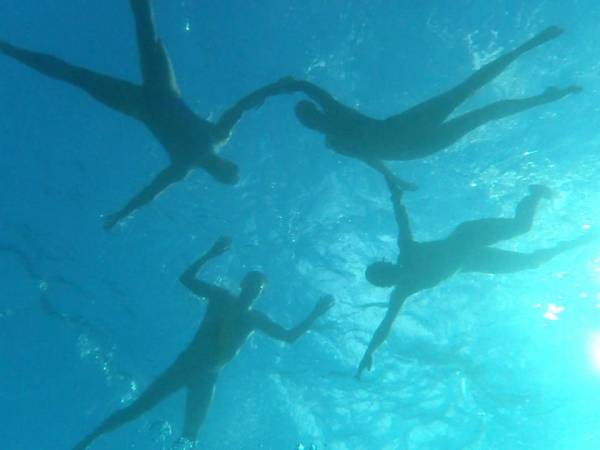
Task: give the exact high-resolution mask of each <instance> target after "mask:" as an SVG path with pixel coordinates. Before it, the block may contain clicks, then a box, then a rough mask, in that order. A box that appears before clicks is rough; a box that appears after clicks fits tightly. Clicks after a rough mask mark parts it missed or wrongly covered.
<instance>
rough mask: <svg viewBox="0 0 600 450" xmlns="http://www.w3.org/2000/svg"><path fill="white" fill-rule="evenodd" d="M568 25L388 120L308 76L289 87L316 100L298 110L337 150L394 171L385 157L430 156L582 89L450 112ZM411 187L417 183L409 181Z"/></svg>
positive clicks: (553, 91) (552, 89)
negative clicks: (344, 101) (458, 113)
mask: <svg viewBox="0 0 600 450" xmlns="http://www.w3.org/2000/svg"><path fill="white" fill-rule="evenodd" d="M562 32H563V30H562V29H560V28H558V27H549V28H547V29H546V30H544V31H542V32H541V33H540V34H538V35H537V36H535V37H534V38H532V39H530V40H529V41H527V42H526V43H524V44H523V45H521V46H520V47H518V48H516V49H515V50H512V51H510V52H508V53H506V54H505V55H503V56H501V57H499V58H498V59H496V60H495V61H492V62H491V63H489V64H487V65H485V66H483V67H482V68H481V69H479V70H478V71H476V72H475V73H474V74H473V75H471V76H470V77H469V78H467V80H465V81H464V82H463V83H461V84H459V85H458V86H456V87H454V88H453V89H450V90H449V91H447V92H445V93H443V94H441V95H439V96H437V97H434V98H431V99H429V100H427V101H425V102H423V103H420V104H418V105H416V106H414V107H412V108H410V109H408V110H406V111H404V112H402V113H400V114H397V115H394V116H392V117H389V118H387V119H384V120H378V119H374V118H371V117H368V116H366V115H364V114H362V113H360V112H358V111H357V110H355V109H352V108H350V107H348V106H345V105H343V104H341V103H340V102H338V101H337V100H336V99H335V98H334V97H333V96H332V95H331V94H329V93H328V92H326V91H325V90H323V89H321V88H320V87H318V86H316V85H314V84H312V83H310V82H308V81H303V80H294V79H287V80H286V85H287V87H286V90H287V91H288V92H303V93H304V94H306V95H307V96H308V97H309V98H310V99H311V100H312V101H307V100H303V101H301V102H299V103H298V104H297V105H296V116H297V117H298V119H299V120H300V122H301V123H302V124H303V125H305V126H306V127H308V128H311V129H313V130H316V131H319V132H321V133H323V134H324V135H325V137H326V144H327V146H328V147H330V148H331V149H332V150H334V151H336V152H338V153H340V154H343V155H346V156H350V157H353V158H357V159H359V160H362V161H364V162H366V163H367V164H369V165H370V166H372V167H374V168H375V169H376V170H378V171H380V172H382V173H383V175H384V176H389V175H390V172H389V170H388V169H387V168H386V167H385V165H384V164H383V163H382V162H381V161H382V160H402V161H405V160H411V159H419V158H424V157H426V156H429V155H431V154H433V153H436V152H439V151H441V150H443V149H444V148H446V147H448V146H450V145H451V144H454V143H455V142H457V141H458V140H459V139H461V138H462V137H463V136H465V135H466V134H467V133H469V132H470V131H473V130H474V129H476V128H477V127H479V126H481V125H483V124H485V123H487V122H490V121H493V120H497V119H501V118H503V117H507V116H510V115H513V114H516V113H518V112H521V111H524V110H527V109H530V108H534V107H536V106H539V105H543V104H546V103H550V102H553V101H556V100H558V99H560V98H562V97H565V96H567V95H569V94H572V93H576V92H580V91H581V87H579V86H569V87H567V88H564V89H559V88H555V87H550V88H548V89H546V90H545V91H544V92H543V93H542V94H540V95H537V96H533V97H528V98H522V99H513V100H502V101H498V102H495V103H492V104H490V105H488V106H485V107H483V108H481V109H477V110H474V111H471V112H468V113H466V114H463V115H462V116H459V117H456V118H452V119H450V120H447V119H448V116H450V114H451V113H452V112H453V111H454V110H455V109H456V108H457V107H458V106H459V105H460V104H461V103H463V102H464V101H465V100H467V99H468V98H469V97H470V96H472V95H473V94H474V93H475V92H476V91H477V90H478V89H480V88H481V87H483V86H484V85H485V84H487V83H489V82H490V81H492V80H493V79H494V78H495V77H497V76H498V75H499V74H500V73H501V72H502V71H503V70H505V69H506V68H507V67H508V66H509V64H511V63H512V62H513V61H515V60H516V59H517V58H518V57H520V56H521V55H523V54H524V53H526V52H527V51H529V50H532V49H534V48H535V47H538V46H539V45H542V44H543V43H545V42H548V41H550V40H552V39H554V38H556V37H558V36H559V35H560V34H562ZM402 187H403V188H404V189H405V190H406V189H414V186H412V185H410V184H405V185H403V186H402Z"/></svg>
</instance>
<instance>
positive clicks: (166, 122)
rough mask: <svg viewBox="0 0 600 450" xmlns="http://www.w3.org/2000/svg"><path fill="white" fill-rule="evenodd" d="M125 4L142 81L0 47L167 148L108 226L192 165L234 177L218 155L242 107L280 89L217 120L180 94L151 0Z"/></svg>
mask: <svg viewBox="0 0 600 450" xmlns="http://www.w3.org/2000/svg"><path fill="white" fill-rule="evenodd" d="M129 4H130V6H131V10H132V12H133V16H134V19H135V28H136V36H137V44H138V51H139V63H140V67H141V72H142V78H143V82H142V84H134V83H131V82H129V81H125V80H122V79H118V78H114V77H111V76H107V75H103V74H100V73H97V72H93V71H91V70H89V69H86V68H83V67H78V66H74V65H72V64H69V63H67V62H65V61H62V60H60V59H58V58H56V57H54V56H52V55H47V54H43V53H38V52H33V51H30V50H25V49H22V48H19V47H15V46H13V45H11V44H9V43H7V42H4V41H0V53H3V54H5V55H7V56H10V57H11V58H14V59H15V60H17V61H19V62H21V63H22V64H25V65H26V66H28V67H30V68H32V69H34V70H36V71H38V72H40V73H42V74H44V75H46V76H47V77H50V78H53V79H56V80H60V81H63V82H66V83H69V84H71V85H72V86H75V87H78V88H80V89H82V90H83V91H85V92H87V93H88V94H89V95H90V96H92V97H93V98H94V99H96V100H97V101H98V102H100V103H102V104H103V105H105V106H108V107H109V108H111V109H113V110H115V111H118V112H120V113H122V114H125V115H127V116H129V117H131V118H133V119H136V120H138V121H140V122H142V123H143V124H144V125H145V126H146V127H147V128H148V129H149V130H150V132H151V133H152V134H153V135H154V136H155V137H156V139H157V140H158V141H159V142H160V143H161V144H162V146H163V147H164V148H165V150H166V151H167V153H168V155H169V159H170V165H169V166H168V167H167V168H165V169H164V170H162V171H161V172H160V173H159V174H158V175H156V176H155V177H154V179H153V180H152V182H151V183H150V184H149V185H147V186H146V187H145V188H144V189H142V190H141V192H139V193H138V194H137V195H136V196H134V197H133V198H132V199H131V200H130V201H129V202H128V203H127V204H126V205H125V206H124V207H123V208H121V209H120V210H118V211H117V212H115V213H113V214H110V215H107V216H106V217H105V222H104V226H105V228H106V229H110V228H112V227H113V226H114V225H116V224H117V223H118V222H119V221H121V220H122V219H124V218H126V217H127V216H129V215H130V214H131V213H133V212H134V211H136V210H137V209H139V208H141V207H142V206H144V205H146V204H148V203H150V202H151V201H152V200H153V199H154V198H155V197H156V196H157V195H159V194H160V193H161V192H163V191H164V190H165V189H166V188H167V187H168V186H170V185H171V184H173V183H176V182H178V181H180V180H182V179H183V178H185V177H186V175H188V174H189V173H190V172H191V171H192V170H194V169H196V168H201V169H203V170H205V171H206V172H208V173H209V174H210V175H211V176H212V177H213V178H215V179H216V180H217V181H218V182H220V183H224V184H235V183H237V181H238V179H239V174H238V168H237V166H236V165H235V164H234V163H233V162H231V161H229V160H227V159H224V158H222V157H221V156H219V154H218V151H219V149H220V148H221V147H222V146H223V145H224V144H226V143H227V141H228V139H229V137H230V135H231V132H232V130H233V128H234V127H235V125H236V124H237V123H238V121H239V120H240V118H241V116H242V115H243V113H244V112H245V111H247V110H249V109H252V108H255V107H258V106H260V105H261V104H262V103H263V102H264V101H265V99H266V98H267V97H269V96H272V95H277V94H280V93H281V84H280V83H279V82H276V83H273V84H270V85H268V86H265V87H263V88H261V89H258V90H256V91H254V92H252V93H251V94H249V95H247V96H246V97H243V98H242V99H240V100H239V101H238V102H237V103H236V104H235V105H233V106H232V107H231V108H229V109H228V110H226V111H225V112H224V113H223V114H222V116H221V118H220V119H219V120H218V121H217V122H216V123H213V122H210V121H208V120H205V119H203V118H201V117H199V116H198V115H197V114H196V113H194V112H193V111H192V110H191V109H190V108H189V107H188V106H187V105H186V104H185V102H184V101H183V99H182V97H181V93H180V92H179V88H178V86H177V81H176V79H175V72H174V71H173V67H172V65H171V61H170V59H169V55H168V54H167V51H166V49H165V47H164V45H163V43H162V41H161V40H160V38H159V37H158V35H157V33H156V29H155V25H154V18H153V14H152V4H151V0H130V1H129Z"/></svg>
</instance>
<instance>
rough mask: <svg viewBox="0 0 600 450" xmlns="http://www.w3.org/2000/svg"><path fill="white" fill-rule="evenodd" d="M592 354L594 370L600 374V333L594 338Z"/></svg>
mask: <svg viewBox="0 0 600 450" xmlns="http://www.w3.org/2000/svg"><path fill="white" fill-rule="evenodd" d="M591 356H592V363H593V365H594V370H595V371H596V372H597V373H598V374H599V375H600V333H597V334H596V335H594V337H593V338H592V344H591Z"/></svg>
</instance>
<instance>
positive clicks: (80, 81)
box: [0, 42, 142, 118]
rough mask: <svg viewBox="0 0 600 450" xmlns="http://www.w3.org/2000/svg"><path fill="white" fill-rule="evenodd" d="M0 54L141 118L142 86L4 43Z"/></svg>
mask: <svg viewBox="0 0 600 450" xmlns="http://www.w3.org/2000/svg"><path fill="white" fill-rule="evenodd" d="M0 52H2V53H4V54H5V55H7V56H10V57H12V58H14V59H16V60H17V61H19V62H20V63H22V64H24V65H26V66H28V67H30V68H32V69H34V70H36V71H38V72H40V73H42V74H44V75H46V76H47V77H50V78H53V79H55V80H59V81H64V82H66V83H69V84H71V85H73V86H77V87H79V88H81V89H83V90H84V91H85V92H87V93H88V94H89V95H91V96H92V97H93V98H95V99H96V100H98V101H99V102H100V103H102V104H104V105H105V106H108V107H109V108H112V109H115V110H117V111H119V112H121V113H123V114H126V115H128V116H132V117H136V118H138V117H139V116H140V113H141V107H142V103H141V101H142V97H141V96H142V92H141V88H140V87H139V86H136V85H135V84H133V83H129V82H128V81H124V80H120V79H118V78H113V77H109V76H106V75H102V74H99V73H96V72H93V71H91V70H88V69H85V68H82V67H78V66H74V65H71V64H69V63H67V62H65V61H63V60H61V59H58V58H56V57H54V56H52V55H47V54H44V53H38V52H33V51H29V50H25V49H22V48H18V47H15V46H13V45H10V44H7V43H5V42H0Z"/></svg>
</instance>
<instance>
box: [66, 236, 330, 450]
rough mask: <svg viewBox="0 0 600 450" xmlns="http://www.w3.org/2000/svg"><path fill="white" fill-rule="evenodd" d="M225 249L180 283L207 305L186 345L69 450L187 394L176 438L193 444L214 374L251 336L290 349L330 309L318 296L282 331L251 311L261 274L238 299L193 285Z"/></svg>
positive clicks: (220, 245)
mask: <svg viewBox="0 0 600 450" xmlns="http://www.w3.org/2000/svg"><path fill="white" fill-rule="evenodd" d="M230 244H231V240H230V238H227V237H222V238H220V239H218V240H217V241H216V242H215V243H214V244H213V246H212V248H211V249H210V250H209V251H208V252H207V253H206V254H205V255H203V256H202V257H200V258H199V259H198V260H197V261H196V262H194V263H193V264H192V265H191V266H190V267H189V268H188V269H187V270H186V271H185V272H184V273H183V274H182V275H181V277H180V281H181V283H183V285H184V286H186V287H187V288H188V289H189V290H191V291H192V292H193V293H194V294H195V295H197V296H198V297H203V298H205V299H206V300H207V302H208V308H207V310H206V314H205V316H204V319H203V321H202V324H201V325H200V329H199V330H198V332H197V333H196V336H195V337H194V339H193V340H192V342H191V343H190V344H189V345H188V347H187V348H186V349H185V350H184V351H183V352H182V353H181V354H180V355H179V356H178V358H177V359H176V360H175V362H174V363H173V364H171V366H170V367H169V368H168V369H167V370H165V371H164V372H163V373H162V375H160V376H159V377H158V378H156V380H155V381H154V382H153V383H152V384H151V385H150V386H149V387H148V388H147V389H146V390H145V391H144V392H142V394H141V395H140V396H139V397H138V399H137V400H135V401H134V402H133V403H132V404H131V405H129V406H128V407H126V408H124V409H121V410H119V411H117V412H115V413H114V414H112V415H111V416H109V417H108V418H107V419H106V420H105V421H104V422H102V424H100V426H99V427H98V428H96V430H94V431H93V432H92V433H91V434H89V435H88V436H86V437H85V438H84V439H83V440H82V441H80V442H79V443H78V444H77V445H76V446H75V447H74V449H75V450H83V449H85V448H88V447H89V446H90V445H91V444H92V443H93V442H94V441H95V440H96V439H97V438H98V437H100V436H102V435H103V434H105V433H108V432H110V431H113V430H115V429H116V428H119V427H121V426H123V425H125V424H126V423H128V422H130V421H132V420H135V419H137V418H138V417H139V416H141V415H142V414H144V413H145V412H146V411H148V410H150V409H151V408H153V407H154V406H155V405H156V404H158V403H159V402H161V401H162V400H164V399H165V398H166V397H167V396H169V395H171V394H173V393H174V392H175V391H177V390H179V389H186V391H187V401H186V407H185V418H184V425H183V433H182V435H183V437H184V438H186V439H189V440H194V439H195V438H196V435H197V433H198V430H199V429H200V426H201V425H202V422H203V421H204V418H205V417H206V414H207V412H208V409H209V407H210V404H211V402H212V398H213V393H214V390H215V384H216V382H217V378H218V375H219V371H220V370H221V369H222V368H223V366H225V365H226V364H227V363H228V362H230V361H231V360H232V359H233V358H234V357H235V356H236V355H237V353H238V352H239V350H240V349H241V348H242V347H243V345H244V343H245V342H246V340H247V339H248V337H249V336H250V335H251V334H252V333H253V332H254V331H260V332H262V333H264V334H266V335H267V336H270V337H272V338H273V339H278V340H281V341H284V342H288V343H292V342H294V341H295V340H296V339H298V338H299V337H300V336H302V335H303V334H304V333H306V332H307V331H308V330H309V329H310V327H311V326H312V325H313V323H314V322H315V321H316V320H317V319H318V318H319V317H321V316H322V315H323V314H325V313H326V312H327V311H328V310H329V309H330V308H331V307H332V306H333V303H334V300H333V297H332V296H330V295H326V296H323V297H321V298H320V299H319V301H318V302H317V303H316V305H315V307H314V309H313V310H312V312H311V313H310V314H309V315H308V316H307V317H306V318H305V319H304V320H303V321H302V322H300V323H299V324H298V325H296V326H295V327H294V328H291V329H285V328H283V327H281V326H280V325H278V324H276V323H274V322H273V321H271V320H270V319H269V318H268V317H267V316H266V315H265V314H263V313H261V312H258V311H256V310H254V309H253V308H252V305H253V304H254V302H255V300H256V299H257V298H258V296H259V295H260V294H261V292H262V290H263V288H264V287H265V284H266V280H265V277H264V275H263V274H262V273H260V272H248V273H247V274H246V276H245V277H244V279H243V280H242V282H241V291H240V293H239V295H233V294H232V293H230V292H228V291H227V290H225V289H223V288H220V287H218V286H214V285H212V284H209V283H206V282H204V281H201V280H198V279H197V278H196V275H197V273H198V271H199V270H200V269H202V267H204V265H205V264H206V263H207V262H208V261H209V260H211V259H213V258H215V257H217V256H219V255H221V254H222V253H224V252H226V251H227V250H229V247H230Z"/></svg>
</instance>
